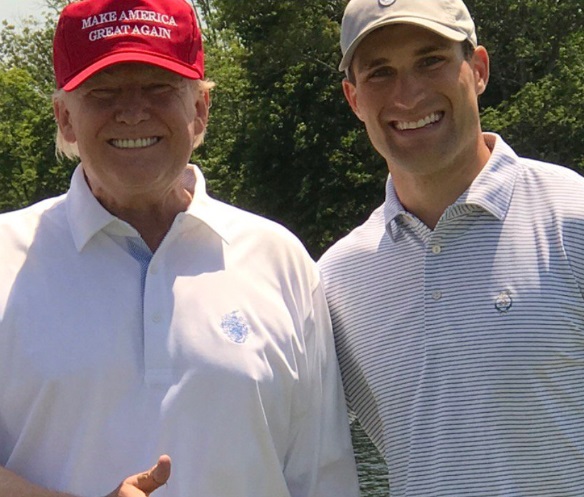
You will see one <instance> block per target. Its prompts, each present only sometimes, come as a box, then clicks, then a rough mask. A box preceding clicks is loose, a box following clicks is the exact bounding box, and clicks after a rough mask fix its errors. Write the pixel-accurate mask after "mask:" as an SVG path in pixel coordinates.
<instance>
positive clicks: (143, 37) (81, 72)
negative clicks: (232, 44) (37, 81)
mask: <svg viewBox="0 0 584 497" xmlns="http://www.w3.org/2000/svg"><path fill="white" fill-rule="evenodd" d="M122 62H142V63H144V64H151V65H154V66H157V67H161V68H162V69H167V70H168V71H172V72H174V73H177V74H180V75H181V76H184V77H185V78H190V79H203V78H204V54H203V44H202V40H201V31H200V29H199V26H198V25H197V19H196V15H195V11H194V10H193V8H192V6H191V5H189V4H188V3H187V2H186V0H79V1H76V2H73V3H70V4H69V5H67V6H66V7H65V8H64V9H63V12H61V17H60V18H59V23H58V24H57V30H56V31H55V39H54V43H53V66H54V69H55V78H56V80H57V88H62V89H63V90H65V91H71V90H74V89H75V88H77V87H78V86H79V85H80V84H81V83H83V82H84V81H85V80H87V79H88V78H90V77H91V76H93V75H94V74H95V73H97V72H99V71H101V70H103V69H105V68H106V67H110V66H112V65H114V64H119V63H122Z"/></svg>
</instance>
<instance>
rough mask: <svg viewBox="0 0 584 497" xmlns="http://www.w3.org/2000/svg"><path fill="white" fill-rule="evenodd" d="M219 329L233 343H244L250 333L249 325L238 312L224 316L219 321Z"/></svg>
mask: <svg viewBox="0 0 584 497" xmlns="http://www.w3.org/2000/svg"><path fill="white" fill-rule="evenodd" d="M221 329H222V330H223V333H225V334H226V335H227V338H229V340H231V341H232V342H235V343H244V342H245V341H246V340H247V337H248V336H249V333H250V329H249V323H248V322H247V319H245V316H244V315H243V314H242V313H241V312H240V311H233V312H231V313H229V314H225V316H223V319H222V320H221Z"/></svg>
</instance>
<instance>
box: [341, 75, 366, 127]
mask: <svg viewBox="0 0 584 497" xmlns="http://www.w3.org/2000/svg"><path fill="white" fill-rule="evenodd" d="M343 93H344V94H345V98H346V99H347V102H349V105H350V106H351V109H353V112H354V113H355V115H356V116H357V117H358V118H359V120H361V121H363V118H362V117H361V113H360V111H359V102H358V100H357V87H356V86H355V85H354V84H353V83H351V82H350V81H349V80H348V79H347V78H345V79H344V80H343Z"/></svg>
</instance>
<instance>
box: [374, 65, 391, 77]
mask: <svg viewBox="0 0 584 497" xmlns="http://www.w3.org/2000/svg"><path fill="white" fill-rule="evenodd" d="M392 74H393V71H392V70H391V69H390V68H389V67H380V68H378V69H375V70H374V71H371V73H370V74H369V78H370V79H371V78H386V77H388V76H391V75H392Z"/></svg>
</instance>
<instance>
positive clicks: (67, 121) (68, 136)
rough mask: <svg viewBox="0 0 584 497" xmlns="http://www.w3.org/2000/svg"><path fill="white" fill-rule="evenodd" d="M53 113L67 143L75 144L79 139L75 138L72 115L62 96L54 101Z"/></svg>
mask: <svg viewBox="0 0 584 497" xmlns="http://www.w3.org/2000/svg"><path fill="white" fill-rule="evenodd" d="M53 113H54V114H55V120H56V121H57V126H59V130H60V131H61V135H62V136H63V138H64V139H65V141H67V142H68V143H75V142H76V141H77V138H76V137H75V131H74V129H73V123H72V122H71V113H70V112H69V109H68V108H67V104H66V102H65V98H64V97H62V96H61V97H58V98H55V99H53Z"/></svg>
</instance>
